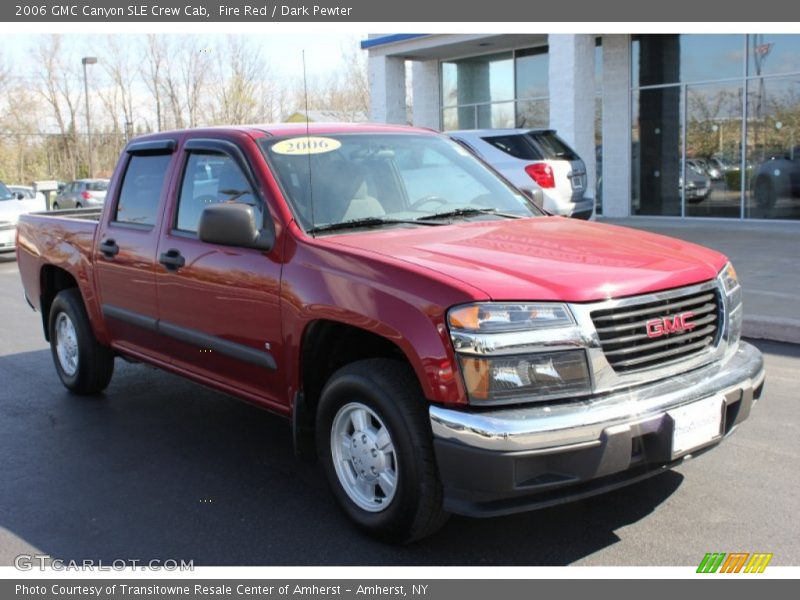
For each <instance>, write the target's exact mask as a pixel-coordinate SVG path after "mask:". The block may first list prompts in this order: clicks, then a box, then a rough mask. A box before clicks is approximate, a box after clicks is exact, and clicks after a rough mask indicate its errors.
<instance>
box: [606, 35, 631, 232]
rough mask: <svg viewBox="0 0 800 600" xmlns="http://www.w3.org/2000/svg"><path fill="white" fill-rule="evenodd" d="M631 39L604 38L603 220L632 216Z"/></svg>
mask: <svg viewBox="0 0 800 600" xmlns="http://www.w3.org/2000/svg"><path fill="white" fill-rule="evenodd" d="M631 168H632V165H631V38H630V36H629V35H627V34H624V35H620V34H618V35H604V36H603V173H602V176H603V216H605V217H628V216H630V214H631Z"/></svg>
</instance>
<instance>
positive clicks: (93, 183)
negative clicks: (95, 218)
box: [53, 179, 108, 210]
mask: <svg viewBox="0 0 800 600" xmlns="http://www.w3.org/2000/svg"><path fill="white" fill-rule="evenodd" d="M107 190H108V179H78V180H76V181H73V182H71V183H68V184H67V185H65V186H64V189H63V190H61V191H60V192H59V193H58V196H56V199H55V201H54V202H53V209H54V210H58V209H61V208H92V207H97V206H102V205H103V202H105V200H106V191H107Z"/></svg>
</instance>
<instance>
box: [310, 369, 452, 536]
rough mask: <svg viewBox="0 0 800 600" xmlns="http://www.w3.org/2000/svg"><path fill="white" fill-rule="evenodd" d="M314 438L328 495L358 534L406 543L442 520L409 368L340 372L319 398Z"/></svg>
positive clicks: (421, 408)
mask: <svg viewBox="0 0 800 600" xmlns="http://www.w3.org/2000/svg"><path fill="white" fill-rule="evenodd" d="M316 435H317V451H318V454H319V456H320V458H321V460H322V464H323V467H324V469H325V473H326V476H327V478H328V483H329V484H330V487H331V489H332V491H333V494H334V496H335V497H336V499H337V500H338V502H339V504H340V505H341V506H342V508H343V509H344V511H345V512H346V513H347V515H348V516H349V517H350V519H352V520H353V521H354V522H355V523H356V525H358V526H359V527H360V528H362V529H364V530H365V531H367V532H368V533H370V534H371V535H374V536H376V537H378V538H381V539H383V540H386V541H391V542H395V543H409V542H412V541H415V540H418V539H421V538H423V537H425V536H427V535H430V534H432V533H433V532H434V531H436V530H437V529H439V528H440V527H441V526H442V525H443V524H444V522H445V521H446V520H447V513H445V512H444V511H443V509H442V485H441V482H440V480H439V476H438V471H437V468H436V461H435V458H434V453H433V444H432V434H431V431H430V425H429V422H428V416H427V406H426V403H425V400H424V398H423V396H422V392H421V390H420V389H419V384H418V382H417V380H416V378H415V376H414V373H413V371H412V370H411V369H410V368H409V367H408V366H407V365H405V364H403V363H401V362H398V361H395V360H389V359H369V360H363V361H358V362H355V363H352V364H350V365H347V366H345V367H343V368H341V369H340V370H339V371H337V372H336V373H335V374H334V375H333V376H332V377H331V379H330V380H329V381H328V383H327V384H326V386H325V389H324V390H323V392H322V396H321V398H320V404H319V409H318V411H317V427H316Z"/></svg>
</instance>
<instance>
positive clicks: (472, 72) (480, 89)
mask: <svg viewBox="0 0 800 600" xmlns="http://www.w3.org/2000/svg"><path fill="white" fill-rule="evenodd" d="M548 68H549V61H548V55H547V47H546V46H541V47H537V48H529V49H523V50H515V51H513V52H502V53H497V54H489V55H484V56H475V57H470V58H464V59H459V60H454V61H447V62H442V63H441V78H442V79H441V82H442V129H443V130H445V131H451V130H453V129H478V128H480V129H483V128H494V129H498V128H511V127H547V126H548V123H549V120H550V114H549V113H550V107H549V103H548V99H547V96H548V78H549V77H548V75H549V74H548Z"/></svg>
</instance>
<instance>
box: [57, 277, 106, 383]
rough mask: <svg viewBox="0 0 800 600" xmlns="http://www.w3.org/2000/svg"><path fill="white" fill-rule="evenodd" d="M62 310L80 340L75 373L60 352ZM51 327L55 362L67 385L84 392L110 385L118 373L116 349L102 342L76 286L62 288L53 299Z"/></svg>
mask: <svg viewBox="0 0 800 600" xmlns="http://www.w3.org/2000/svg"><path fill="white" fill-rule="evenodd" d="M62 313H63V314H64V315H66V317H68V318H69V321H71V323H72V326H73V328H74V332H75V339H76V341H77V368H76V369H75V372H74V373H68V372H67V371H65V369H64V367H63V366H62V364H61V360H60V359H59V355H58V343H59V333H58V331H57V330H56V322H57V321H58V319H59V315H61V314H62ZM48 331H49V332H50V351H51V353H52V355H53V362H54V363H55V366H56V372H57V373H58V377H59V379H61V383H63V384H64V387H66V388H67V389H68V390H69V391H70V392H73V393H75V394H81V395H90V394H99V393H100V392H102V391H103V390H104V389H106V387H107V386H108V384H109V382H110V381H111V376H112V375H113V374H114V353H113V352H112V351H111V349H110V348H107V347H106V346H102V345H101V344H99V343H98V342H97V339H96V338H95V337H94V332H93V331H92V328H91V325H90V324H89V317H88V316H87V315H86V309H85V308H84V306H83V299H82V298H81V294H80V292H79V291H78V290H77V289H76V288H70V289H67V290H63V291H61V292H59V293H58V295H57V296H56V297H55V299H54V300H53V304H52V305H51V306H50V317H49V320H48Z"/></svg>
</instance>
